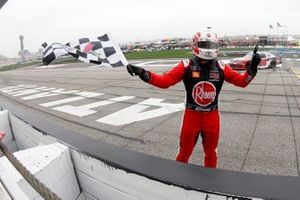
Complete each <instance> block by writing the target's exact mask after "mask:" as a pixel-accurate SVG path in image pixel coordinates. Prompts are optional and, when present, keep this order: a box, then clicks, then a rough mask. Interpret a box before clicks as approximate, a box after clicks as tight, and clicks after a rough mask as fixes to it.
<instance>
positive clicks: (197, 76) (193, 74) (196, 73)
mask: <svg viewBox="0 0 300 200" xmlns="http://www.w3.org/2000/svg"><path fill="white" fill-rule="evenodd" d="M192 77H193V78H200V72H199V71H193V72H192Z"/></svg>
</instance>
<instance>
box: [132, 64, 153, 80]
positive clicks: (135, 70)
mask: <svg viewBox="0 0 300 200" xmlns="http://www.w3.org/2000/svg"><path fill="white" fill-rule="evenodd" d="M127 71H128V73H129V74H130V75H131V76H139V77H140V79H142V80H143V81H145V82H146V83H148V82H149V80H150V73H149V72H148V71H146V70H145V69H143V68H141V67H138V66H136V65H132V64H128V65H127Z"/></svg>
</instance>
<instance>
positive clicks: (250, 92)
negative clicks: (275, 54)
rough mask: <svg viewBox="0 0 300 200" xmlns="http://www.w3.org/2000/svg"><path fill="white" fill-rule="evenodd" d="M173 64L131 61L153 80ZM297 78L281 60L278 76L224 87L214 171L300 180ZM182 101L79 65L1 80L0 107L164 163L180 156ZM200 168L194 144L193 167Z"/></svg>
mask: <svg viewBox="0 0 300 200" xmlns="http://www.w3.org/2000/svg"><path fill="white" fill-rule="evenodd" d="M177 62H178V60H143V61H132V63H136V64H138V65H140V66H143V67H144V68H146V69H148V70H151V71H155V72H158V73H163V72H164V71H167V70H168V69H170V68H171V67H172V66H174V65H175V64H176V63H177ZM299 73H300V62H299V61H298V60H295V59H294V60H293V59H291V60H284V62H283V66H282V67H281V68H276V69H275V70H272V69H267V70H260V71H259V72H258V75H257V77H256V78H255V80H254V81H253V82H252V83H251V85H249V86H248V87H247V88H245V89H244V88H238V87H235V86H233V85H230V84H228V83H225V84H224V86H223V90H222V92H221V94H220V97H219V100H220V101H219V103H220V105H219V107H220V110H221V136H220V140H219V146H218V153H219V168H223V169H230V170H236V171H242V172H254V173H262V174H272V175H291V176H299V174H300V171H299V162H300V76H299ZM11 86H17V87H12V88H7V87H11ZM37 94H38V95H37ZM184 100H185V92H184V87H183V84H182V83H179V84H177V85H175V86H173V87H171V88H169V89H167V90H162V89H158V88H154V87H152V86H150V85H148V84H145V83H144V82H142V81H140V80H139V79H138V78H137V77H130V76H129V75H128V74H127V71H126V69H125V68H105V67H100V66H91V65H86V64H82V63H76V64H63V65H50V66H46V67H44V66H42V67H41V66H31V67H28V68H24V69H21V70H14V71H9V72H2V73H0V105H1V102H10V103H12V104H14V105H16V106H18V107H20V108H22V109H25V110H30V111H32V112H38V113H42V114H43V115H45V116H47V117H48V118H49V120H51V121H54V122H55V123H59V124H60V125H63V126H65V127H67V128H70V129H73V130H75V131H77V132H80V133H81V134H86V135H89V136H90V137H92V138H94V139H96V140H101V141H105V142H107V143H111V144H114V145H116V146H120V147H123V148H127V149H131V150H134V151H140V152H143V153H146V154H150V155H155V156H159V157H163V158H167V159H175V156H176V154H177V150H178V143H179V130H180V126H181V119H182V114H183V113H182V109H183V103H184ZM83 142H84V141H83ZM87 145H88V144H87ZM202 160H203V154H202V146H201V140H199V141H198V143H197V145H196V147H195V149H194V152H193V154H192V157H191V158H190V162H191V163H194V164H199V165H202Z"/></svg>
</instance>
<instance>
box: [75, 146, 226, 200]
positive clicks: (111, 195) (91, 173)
mask: <svg viewBox="0 0 300 200" xmlns="http://www.w3.org/2000/svg"><path fill="white" fill-rule="evenodd" d="M71 154H72V160H73V164H74V166H75V171H76V174H77V178H78V182H79V184H80V185H81V189H82V190H83V191H84V192H87V193H89V194H90V195H92V196H94V197H95V198H97V199H105V200H115V199H122V200H133V199H147V200H157V199H164V200H174V199H175V198H176V199H185V200H199V199H207V198H209V199H210V200H214V199H218V200H223V199H224V200H226V199H227V197H225V196H220V195H214V194H206V193H202V192H199V191H194V190H186V189H183V188H180V187H177V186H172V185H167V184H164V183H161V182H159V181H155V180H151V179H148V178H146V177H143V176H140V175H137V174H133V173H128V172H126V171H124V170H120V169H116V168H114V167H111V166H108V165H107V164H105V163H103V162H102V161H100V160H97V159H94V158H91V157H89V156H87V155H84V154H82V153H80V152H77V151H74V150H71Z"/></svg>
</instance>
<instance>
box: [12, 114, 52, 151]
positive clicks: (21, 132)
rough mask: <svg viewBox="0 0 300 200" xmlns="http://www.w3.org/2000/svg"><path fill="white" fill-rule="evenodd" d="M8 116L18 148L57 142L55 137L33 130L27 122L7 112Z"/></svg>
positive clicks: (22, 148)
mask: <svg viewBox="0 0 300 200" xmlns="http://www.w3.org/2000/svg"><path fill="white" fill-rule="evenodd" d="M9 118H10V120H11V126H12V131H13V134H14V137H15V139H16V144H17V148H18V150H24V149H27V148H32V147H35V146H38V145H46V144H52V143H54V142H57V140H56V139H55V138H53V137H51V136H48V135H45V134H43V133H41V132H39V131H37V130H35V129H34V128H32V127H31V126H30V125H29V124H26V123H25V122H24V121H22V120H20V119H18V118H17V117H15V116H14V115H12V114H9Z"/></svg>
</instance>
